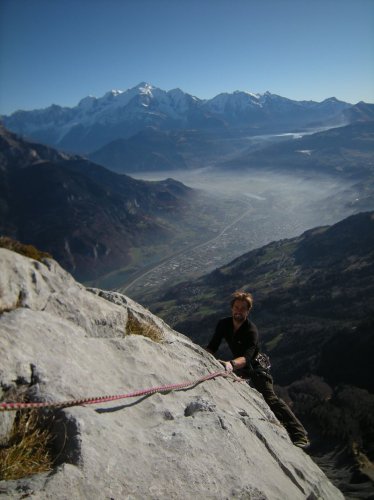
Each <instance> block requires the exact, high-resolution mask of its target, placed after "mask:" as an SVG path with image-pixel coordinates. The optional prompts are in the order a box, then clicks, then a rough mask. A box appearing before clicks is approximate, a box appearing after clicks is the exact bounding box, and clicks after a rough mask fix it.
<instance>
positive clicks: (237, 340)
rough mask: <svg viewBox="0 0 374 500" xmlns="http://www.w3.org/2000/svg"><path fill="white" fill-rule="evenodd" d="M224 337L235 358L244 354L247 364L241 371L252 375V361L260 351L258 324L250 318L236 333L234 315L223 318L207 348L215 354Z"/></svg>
mask: <svg viewBox="0 0 374 500" xmlns="http://www.w3.org/2000/svg"><path fill="white" fill-rule="evenodd" d="M222 339H225V340H226V342H227V344H228V346H229V348H230V350H231V352H232V355H233V358H238V357H240V356H244V357H245V359H246V362H247V364H246V366H245V368H243V369H242V370H241V371H242V372H243V375H246V374H247V375H250V373H251V372H252V362H253V360H254V359H255V357H256V356H257V354H258V353H259V340H258V331H257V328H256V325H255V324H254V323H252V321H249V320H248V319H247V320H246V321H245V322H244V323H243V324H242V325H241V327H240V328H239V330H237V331H236V332H235V333H234V324H233V321H232V317H231V316H230V317H228V318H224V319H221V320H220V321H219V322H218V324H217V326H216V330H215V332H214V335H213V337H212V339H211V341H210V342H209V344H208V346H207V350H208V351H210V352H212V353H213V354H214V353H215V352H216V351H217V350H218V348H219V346H220V344H221V342H222Z"/></svg>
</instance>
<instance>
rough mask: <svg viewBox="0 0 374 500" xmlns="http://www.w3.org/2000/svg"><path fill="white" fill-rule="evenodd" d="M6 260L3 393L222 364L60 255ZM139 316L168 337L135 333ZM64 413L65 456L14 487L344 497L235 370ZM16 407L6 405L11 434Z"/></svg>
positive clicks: (70, 392) (1, 288)
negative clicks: (81, 278) (91, 281)
mask: <svg viewBox="0 0 374 500" xmlns="http://www.w3.org/2000/svg"><path fill="white" fill-rule="evenodd" d="M0 265H1V275H0V311H1V313H0V333H1V336H0V356H1V365H0V383H1V387H2V391H3V393H2V394H0V396H1V395H2V399H6V396H7V395H9V393H10V391H11V390H12V388H14V387H16V385H18V386H20V385H22V384H23V385H24V387H25V390H27V391H28V395H29V397H30V398H31V399H35V400H47V401H48V400H51V401H65V400H69V399H79V398H85V397H91V396H102V395H108V394H109V395H110V394H124V393H128V392H131V391H135V390H138V389H143V388H148V387H154V386H160V385H166V384H173V383H180V382H184V381H189V380H191V381H193V380H196V379H198V378H200V377H202V376H204V375H207V374H208V373H210V372H215V371H218V370H220V369H221V367H220V365H219V364H218V362H217V361H216V360H214V358H213V357H212V356H211V355H209V354H208V353H206V352H205V351H204V350H203V349H201V348H200V347H198V346H197V345H195V344H194V343H193V342H191V341H190V340H189V339H187V338H186V337H184V336H183V335H181V334H178V333H177V332H175V331H173V330H171V329H170V328H169V327H168V326H167V325H166V324H165V323H164V322H163V321H162V320H160V319H159V318H157V317H155V316H153V315H152V314H151V313H150V312H149V311H147V310H145V309H144V308H142V307H141V306H140V305H139V304H136V303H135V302H133V301H132V300H131V299H129V298H127V297H125V296H123V295H121V294H118V293H115V292H103V291H100V290H94V289H90V290H88V289H86V288H85V287H83V286H82V285H80V284H79V283H77V282H75V281H74V279H73V278H72V277H71V276H70V275H69V274H68V273H66V272H65V271H64V270H63V269H62V268H61V267H59V265H58V264H57V263H56V262H54V261H53V260H46V261H45V262H44V263H39V262H36V261H33V260H31V259H27V258H25V257H23V256H21V255H18V254H15V253H13V252H11V251H8V250H5V249H0ZM134 318H135V320H136V322H137V323H138V324H139V323H140V324H142V325H143V326H144V325H148V326H149V327H152V328H153V329H157V330H158V331H159V332H161V333H162V335H163V341H162V342H154V341H153V340H151V339H150V338H147V337H146V336H143V335H131V332H133V330H132V328H133V327H132V326H131V325H132V324H133V323H134ZM133 333H134V332H133ZM16 381H17V383H16ZM58 415H59V418H60V419H61V418H62V419H63V427H64V432H65V436H64V437H63V438H66V443H65V446H64V450H63V453H62V456H61V457H60V462H59V464H58V465H56V467H55V469H54V470H53V472H52V473H49V474H39V475H35V476H33V477H28V478H24V479H22V480H17V481H1V482H0V492H2V493H4V494H5V495H6V496H7V498H21V496H22V495H26V494H27V495H28V497H27V498H34V499H42V500H43V499H52V498H53V499H68V498H69V499H70V498H74V499H88V498H90V499H108V500H109V499H116V500H118V499H128V500H130V499H166V498H167V499H192V498H205V499H229V498H237V499H252V500H254V499H257V500H260V499H268V500H275V499H279V500H284V499H285V498H292V499H293V500H297V499H309V500H313V499H314V500H316V499H323V500H328V499H333V500H337V499H340V498H341V499H342V498H343V496H342V494H341V493H340V492H339V491H338V490H337V489H336V488H335V487H334V486H333V485H332V484H331V483H330V482H329V481H328V479H327V478H326V476H325V475H324V474H323V472H322V471H321V470H320V469H319V468H318V467H317V465H316V464H315V463H314V462H313V461H312V460H311V459H310V458H309V457H308V455H306V454H305V453H304V452H303V451H302V450H300V449H298V448H296V447H294V446H293V445H292V443H291V441H290V439H289V438H288V435H287V433H286V431H285V430H284V429H283V427H282V426H281V425H280V424H279V422H278V421H277V420H276V418H275V417H274V415H273V414H272V412H271V411H270V410H269V408H268V406H267V405H266V403H265V402H264V400H263V399H262V396H261V395H260V394H259V393H257V392H256V391H255V390H254V389H251V388H250V387H248V385H246V384H245V383H239V382H235V381H234V380H232V379H228V378H223V377H220V378H216V379H214V380H209V381H207V382H204V383H201V384H198V385H195V386H194V387H192V388H189V389H185V390H179V391H172V392H166V393H162V394H160V393H157V394H153V395H151V396H148V397H147V396H143V397H137V398H132V399H124V400H118V401H114V402H109V403H105V404H101V405H89V406H88V405H87V406H77V407H73V408H69V409H67V408H66V409H63V410H59V411H58ZM12 416H14V412H12V414H10V413H3V412H0V431H1V435H2V436H4V435H6V433H7V432H8V431H9V425H10V424H11V419H12ZM58 420H59V419H58V418H57V419H56V421H58ZM58 432H61V429H59V428H58V427H56V433H57V434H58ZM63 438H61V439H63Z"/></svg>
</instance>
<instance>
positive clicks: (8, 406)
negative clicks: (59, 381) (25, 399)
mask: <svg viewBox="0 0 374 500" xmlns="http://www.w3.org/2000/svg"><path fill="white" fill-rule="evenodd" d="M217 377H231V378H234V379H238V377H236V376H235V375H233V374H232V373H228V372H227V371H224V370H223V371H218V372H214V373H209V374H208V375H205V376H204V377H200V378H198V379H196V380H192V381H189V382H181V383H179V384H170V385H161V386H158V387H150V388H148V389H141V390H138V391H134V392H129V393H127V394H119V395H117V396H98V397H93V398H84V399H72V400H70V401H62V402H48V401H45V402H33V403H22V402H18V403H17V402H15V403H7V402H5V403H0V412H1V411H17V410H30V409H32V408H67V407H71V406H84V405H92V404H100V403H106V402H108V401H116V400H118V399H125V398H135V397H138V396H146V395H148V394H155V393H156V392H161V393H162V392H170V391H175V390H178V389H184V388H187V387H193V386H195V385H198V384H200V383H201V382H205V381H207V380H211V379H214V378H217ZM238 380H240V379H238Z"/></svg>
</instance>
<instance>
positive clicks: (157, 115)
mask: <svg viewBox="0 0 374 500" xmlns="http://www.w3.org/2000/svg"><path fill="white" fill-rule="evenodd" d="M373 117H374V105H370V104H365V103H359V104H357V105H356V106H353V105H351V104H349V103H345V102H342V101H338V100H337V99H335V98H330V99H326V100H325V101H323V102H320V103H319V102H314V101H294V100H291V99H286V98H284V97H281V96H277V95H274V94H271V93H270V92H266V93H264V94H252V93H249V92H242V91H237V92H234V93H232V94H228V93H223V94H219V95H217V96H216V97H214V98H213V99H208V100H204V99H199V98H197V97H194V96H191V95H189V94H187V93H185V92H183V91H182V90H180V89H174V90H170V91H168V92H166V91H164V90H161V89H159V88H156V87H153V86H152V85H150V84H147V83H144V82H143V83H140V84H139V85H137V86H136V87H134V88H131V89H128V90H126V91H111V92H108V93H106V94H105V95H104V96H103V97H101V98H95V97H86V98H84V99H82V100H81V101H80V102H79V104H78V105H77V106H75V107H72V108H66V107H61V106H57V105H52V106H50V107H49V108H46V109H40V110H35V111H17V112H15V113H13V114H12V115H10V116H3V117H1V120H2V122H3V124H4V125H5V126H6V127H7V128H8V129H9V130H11V131H13V132H16V133H18V134H21V135H22V136H23V137H25V138H29V139H32V140H35V141H38V142H41V143H44V144H47V145H50V146H53V147H55V148H57V149H59V150H63V151H67V152H73V153H79V154H85V155H92V159H94V160H95V161H99V160H100V162H101V163H102V164H104V165H106V166H110V167H111V168H115V169H117V170H119V169H121V171H136V170H142V169H156V168H157V169H159V168H160V167H162V168H170V166H173V167H175V165H177V166H178V167H184V166H185V165H186V164H187V165H189V166H194V162H196V161H197V159H198V158H199V153H202V154H203V159H205V158H206V157H208V158H212V157H215V158H217V157H219V156H220V154H221V153H222V152H227V151H230V150H231V149H232V147H233V145H235V141H238V140H239V139H240V140H241V141H243V139H245V138H247V137H248V136H254V135H261V134H265V133H282V132H283V133H284V132H290V131H295V130H297V131H300V130H306V129H310V128H316V127H322V126H324V127H332V126H338V125H342V124H348V123H351V122H354V121H357V120H368V119H373ZM223 139H224V140H225V141H226V142H227V141H228V142H227V144H225V141H223ZM190 141H192V144H190ZM197 145H200V148H199V149H196V146H197ZM212 148H213V151H212ZM142 150H143V152H142ZM139 152H141V154H140V157H139Z"/></svg>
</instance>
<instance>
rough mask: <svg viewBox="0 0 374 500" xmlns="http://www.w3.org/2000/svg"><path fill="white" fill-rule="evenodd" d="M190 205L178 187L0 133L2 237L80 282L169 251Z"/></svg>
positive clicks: (188, 195) (190, 193) (184, 190)
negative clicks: (145, 251)
mask: <svg viewBox="0 0 374 500" xmlns="http://www.w3.org/2000/svg"><path fill="white" fill-rule="evenodd" d="M193 199H194V197H193V191H192V189H190V188H188V187H186V186H184V185H183V184H181V183H180V182H177V181H174V180H173V179H167V180H165V181H162V182H146V181H137V180H134V179H132V178H131V177H128V176H126V175H118V174H115V173H113V172H110V171H109V170H106V169H105V168H103V167H100V166H98V165H95V164H93V163H91V162H89V161H87V160H85V159H83V158H82V157H79V156H70V155H67V154H65V153H59V152H57V151H56V150H54V149H52V148H49V147H46V146H42V145H40V144H36V143H29V142H27V141H24V140H22V139H21V138H20V137H18V136H16V135H15V134H13V133H10V132H8V131H7V130H5V129H4V128H2V127H0V233H1V234H2V235H6V236H11V237H13V238H16V239H18V240H20V241H22V242H24V243H32V244H34V245H37V246H38V247H40V248H41V249H43V250H45V251H48V252H50V253H51V254H52V255H53V256H54V257H55V258H56V260H58V261H59V262H60V263H61V264H62V265H63V266H64V267H65V268H66V269H67V270H69V271H71V272H73V273H74V274H75V275H76V276H78V277H79V278H80V279H85V280H87V279H93V278H95V277H97V276H99V275H101V274H104V273H107V272H109V271H110V270H113V269H117V268H118V267H125V266H126V265H128V264H129V263H131V262H133V261H134V251H135V249H136V248H138V249H140V248H142V247H145V248H146V247H149V246H152V245H153V246H155V245H157V244H158V243H159V244H162V245H167V244H168V243H170V242H171V241H172V240H173V239H175V238H176V235H177V234H178V228H177V226H175V224H178V220H179V219H178V215H179V214H183V213H184V212H185V211H186V209H187V208H188V207H189V206H190V204H191V203H193ZM173 219H174V221H175V222H173ZM138 252H139V250H138Z"/></svg>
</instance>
